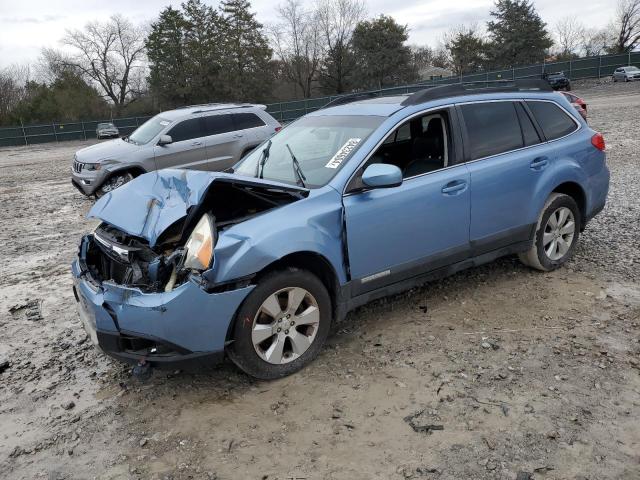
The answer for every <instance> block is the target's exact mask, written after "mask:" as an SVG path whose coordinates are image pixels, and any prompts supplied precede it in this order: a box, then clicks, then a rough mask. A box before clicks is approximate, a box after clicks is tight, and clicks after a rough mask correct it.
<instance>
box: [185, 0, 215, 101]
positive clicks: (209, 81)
mask: <svg viewBox="0 0 640 480" xmlns="http://www.w3.org/2000/svg"><path fill="white" fill-rule="evenodd" d="M182 11H183V15H184V20H185V33H184V52H185V58H186V62H185V66H184V71H185V76H186V82H187V85H188V86H189V93H188V96H187V98H188V102H189V103H206V102H210V101H212V99H214V98H220V97H222V98H224V95H225V88H224V86H223V84H222V79H221V73H222V69H223V60H222V54H223V51H224V42H223V41H222V36H223V35H224V26H223V19H222V18H221V16H220V14H219V13H218V12H217V11H216V10H214V9H213V8H212V7H210V6H207V5H205V4H204V3H202V2H201V1H200V0H188V1H187V2H186V3H183V4H182Z"/></svg>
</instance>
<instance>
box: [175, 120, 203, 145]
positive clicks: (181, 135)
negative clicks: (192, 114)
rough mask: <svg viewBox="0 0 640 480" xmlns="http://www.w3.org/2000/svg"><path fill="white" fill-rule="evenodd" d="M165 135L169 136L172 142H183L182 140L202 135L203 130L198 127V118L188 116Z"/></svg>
mask: <svg viewBox="0 0 640 480" xmlns="http://www.w3.org/2000/svg"><path fill="white" fill-rule="evenodd" d="M167 135H170V136H171V140H173V141H174V142H183V141H184V140H191V139H192V138H198V137H203V136H204V135H203V132H202V130H201V128H200V119H199V118H190V119H189V120H184V121H182V122H180V123H179V124H177V125H176V126H175V127H173V128H172V129H171V130H169V132H168V133H167Z"/></svg>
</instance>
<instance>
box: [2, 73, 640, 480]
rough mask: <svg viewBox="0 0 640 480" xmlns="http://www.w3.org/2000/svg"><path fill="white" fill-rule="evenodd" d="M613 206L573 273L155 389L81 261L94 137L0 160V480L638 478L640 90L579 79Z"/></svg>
mask: <svg viewBox="0 0 640 480" xmlns="http://www.w3.org/2000/svg"><path fill="white" fill-rule="evenodd" d="M575 87H576V93H577V94H579V95H581V96H582V97H583V98H584V99H585V100H586V101H587V102H588V104H589V114H590V122H591V124H592V125H593V127H594V128H595V129H597V130H600V131H601V132H602V133H603V134H604V135H605V139H606V141H607V149H608V162H609V166H610V168H611V172H612V183H611V191H610V196H609V201H608V204H607V207H606V208H605V210H604V211H603V213H601V214H600V215H599V216H598V217H596V218H595V219H594V220H593V222H592V223H591V224H590V225H589V226H588V228H587V230H586V231H585V232H584V234H583V235H582V236H581V240H580V246H579V248H578V250H577V252H576V255H575V257H574V259H573V260H572V261H571V262H570V263H569V265H568V266H567V267H566V268H562V269H560V270H558V271H555V272H552V273H548V274H540V273H538V272H533V271H531V270H528V269H527V268H525V267H522V266H521V265H520V264H519V263H518V262H517V261H516V260H515V259H514V258H505V259H502V260H499V261H497V262H494V263H492V264H490V265H486V266H483V267H480V268H476V269H473V270H469V271H466V272H462V273H460V274H457V275H455V276H453V277H451V278H448V279H446V280H444V281H440V282H434V283H431V284H429V285H426V286H425V287H423V288H419V289H415V290H413V291H411V292H408V293H406V294H403V295H400V296H396V297H393V298H391V299H387V300H384V301H378V302H375V303H373V304H370V305H367V306H365V307H363V308H360V309H359V310H357V311H355V312H352V313H351V314H350V315H349V316H348V318H347V319H346V320H345V321H344V322H341V323H340V324H339V325H336V326H335V328H334V330H335V333H334V334H333V335H332V336H331V338H330V341H329V344H328V345H327V347H326V348H325V350H324V351H323V353H322V354H321V355H320V356H319V358H318V359H317V360H316V361H315V362H314V363H313V364H312V365H311V366H310V367H308V368H307V369H305V370H304V371H302V372H300V373H298V374H296V375H294V376H292V377H289V378H285V379H282V380H278V381H275V382H259V381H255V380H252V379H250V378H248V377H246V376H245V375H243V374H241V373H239V372H238V371H237V370H236V369H235V368H234V367H232V366H231V365H229V364H225V365H222V366H220V367H217V368H214V369H211V370H210V371H207V372H202V373H200V374H187V373H183V372H178V371H176V372H171V373H167V372H156V373H154V375H153V377H152V378H151V380H150V381H148V382H146V383H144V384H140V383H138V382H137V381H134V380H133V379H132V378H131V377H130V375H129V369H128V368H127V367H125V366H123V365H121V364H119V363H117V362H114V361H111V360H109V359H108V358H106V357H104V356H103V355H100V354H98V353H97V352H96V351H95V350H94V348H93V347H92V346H91V345H90V343H89V342H88V340H87V338H86V336H85V334H84V332H83V331H82V328H81V325H80V322H79V321H78V319H77V316H76V313H75V301H74V299H73V295H72V293H71V281H70V273H69V263H70V261H71V259H72V258H73V255H74V252H75V249H76V245H77V241H78V239H79V237H80V235H81V234H82V233H83V232H85V231H87V230H89V229H90V228H91V227H92V225H93V224H92V222H89V221H87V220H85V219H84V215H85V214H86V212H87V210H88V209H89V207H90V206H91V201H90V200H88V199H85V198H83V197H82V196H81V195H80V194H78V193H77V192H76V191H75V190H74V189H73V188H72V187H71V185H70V183H69V168H70V163H71V158H72V156H73V152H74V151H75V150H77V149H78V148H80V147H81V146H83V145H85V143H63V144H59V145H42V146H34V147H27V148H24V147H21V148H10V149H0V199H1V201H2V206H3V208H2V209H1V210H0V221H1V223H0V225H1V226H2V228H1V229H0V265H1V267H0V268H1V273H0V427H1V428H0V478H3V479H4V478H7V479H29V480H31V479H85V478H87V479H88V478H101V479H102V478H104V479H119V478H132V479H134V478H141V479H147V478H151V479H188V478H189V479H191V478H193V479H214V478H216V479H236V478H242V479H262V480H275V479H281V480H285V479H294V478H295V479H403V478H424V479H462V478H475V479H516V478H518V479H519V480H524V479H526V478H530V479H536V480H537V479H556V480H560V479H572V480H578V479H582V480H584V479H637V478H640V425H639V424H638V420H637V419H638V418H639V417H640V286H639V284H638V275H639V273H638V272H639V271H640V269H639V268H638V267H639V264H640V240H639V237H640V235H639V234H640V232H639V228H640V227H639V225H638V220H639V217H640V215H639V212H640V187H639V185H640V168H639V165H638V163H639V162H640V156H639V155H638V153H637V152H638V151H639V147H640V140H639V134H640V130H639V129H638V120H637V119H638V118H639V115H640V84H631V85H627V84H615V85H612V84H609V83H607V82H589V83H584V84H576V86H575Z"/></svg>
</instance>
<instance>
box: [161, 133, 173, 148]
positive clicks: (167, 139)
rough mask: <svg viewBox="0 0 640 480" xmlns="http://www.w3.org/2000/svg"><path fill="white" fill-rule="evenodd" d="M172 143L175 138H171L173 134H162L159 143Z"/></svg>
mask: <svg viewBox="0 0 640 480" xmlns="http://www.w3.org/2000/svg"><path fill="white" fill-rule="evenodd" d="M170 143H173V139H172V138H171V135H160V140H158V145H160V146H161V147H162V146H163V145H169V144H170Z"/></svg>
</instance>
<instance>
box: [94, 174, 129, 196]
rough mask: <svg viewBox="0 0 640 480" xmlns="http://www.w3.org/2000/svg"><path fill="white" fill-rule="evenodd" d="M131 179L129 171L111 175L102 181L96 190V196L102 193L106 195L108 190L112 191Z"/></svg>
mask: <svg viewBox="0 0 640 480" xmlns="http://www.w3.org/2000/svg"><path fill="white" fill-rule="evenodd" d="M131 180H133V175H132V174H131V172H124V173H119V174H115V175H113V176H112V177H110V178H108V179H107V181H106V182H104V183H103V184H102V185H100V187H99V188H98V189H97V190H96V197H97V198H100V197H102V196H103V195H106V194H107V193H109V192H112V191H114V190H115V189H116V188H118V187H121V186H122V185H124V184H125V183H127V182H130V181H131Z"/></svg>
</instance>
